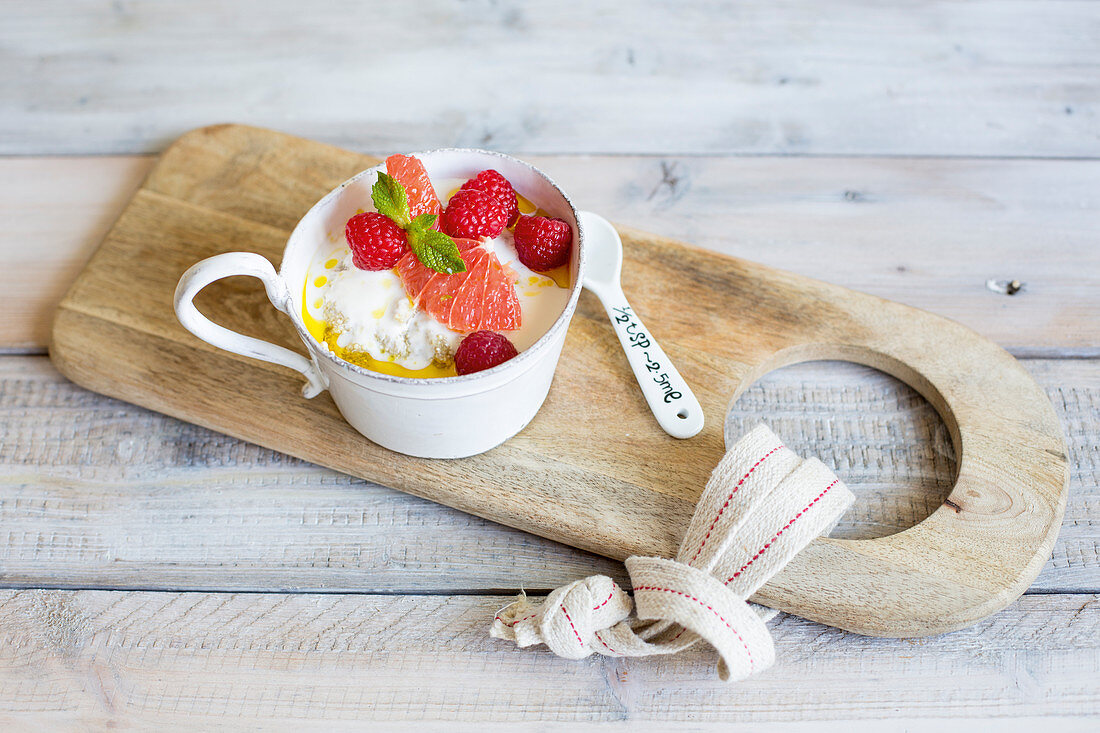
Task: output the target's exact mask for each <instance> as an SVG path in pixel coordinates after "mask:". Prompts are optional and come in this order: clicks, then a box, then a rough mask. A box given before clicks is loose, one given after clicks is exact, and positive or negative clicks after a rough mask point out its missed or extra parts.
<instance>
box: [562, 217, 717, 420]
mask: <svg viewBox="0 0 1100 733" xmlns="http://www.w3.org/2000/svg"><path fill="white" fill-rule="evenodd" d="M580 218H581V223H582V226H583V227H584V242H585V250H586V251H587V254H586V256H585V260H586V261H585V265H584V266H585V270H586V272H585V277H584V287H585V288H587V289H588V290H589V291H591V292H592V293H594V294H595V295H596V297H597V298H599V299H600V302H601V303H603V307H604V310H606V311H607V315H608V317H610V318H611V323H612V325H613V326H614V327H615V335H617V336H618V337H619V342H620V343H622V345H623V351H625V352H626V359H627V361H628V362H630V368H631V369H633V370H634V376H635V377H636V378H637V379H638V386H639V387H641V388H642V394H643V395H644V396H645V401H646V402H648V403H649V409H651V410H652V411H653V416H654V417H655V418H657V422H658V423H660V425H661V427H662V428H664V429H665V432H666V433H668V434H669V435H671V436H672V437H674V438H690V437H692V436H693V435H696V434H698V432H699V431H700V430H702V429H703V408H702V407H701V406H700V405H699V400H697V399H695V395H694V394H692V392H691V388H690V387H688V386H687V382H685V381H684V378H683V377H681V376H680V372H678V371H676V367H674V366H673V365H672V361H671V360H670V359H669V358H668V354H666V353H665V352H664V349H662V348H661V347H660V346H659V345H658V344H657V340H656V339H654V338H653V334H651V333H650V332H649V331H648V330H647V329H646V327H645V324H643V323H642V319H640V318H638V316H637V314H635V313H634V310H633V309H632V308H631V307H630V303H628V302H626V296H625V295H623V289H622V286H621V285H620V284H619V276H620V274H621V273H622V269H623V242H622V240H621V239H619V233H618V232H617V231H615V227H613V226H611V223H610V222H609V221H608V220H607V219H604V218H603V217H602V216H600V215H598V214H593V213H592V212H591V211H582V212H580Z"/></svg>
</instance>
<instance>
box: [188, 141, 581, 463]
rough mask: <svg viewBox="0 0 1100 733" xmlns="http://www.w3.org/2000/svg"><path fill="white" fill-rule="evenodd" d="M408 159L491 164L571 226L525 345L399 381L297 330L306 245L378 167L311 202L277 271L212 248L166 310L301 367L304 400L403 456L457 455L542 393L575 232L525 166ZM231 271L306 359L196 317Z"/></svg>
mask: <svg viewBox="0 0 1100 733" xmlns="http://www.w3.org/2000/svg"><path fill="white" fill-rule="evenodd" d="M413 155H415V156H416V157H417V158H419V159H420V160H421V161H422V162H423V163H424V167H425V168H427V170H428V175H429V177H431V178H432V179H433V180H440V179H447V178H461V179H465V178H470V177H472V176H474V175H476V174H477V173H478V172H479V171H482V170H485V169H487V168H494V169H496V170H498V171H499V172H500V173H501V174H503V175H504V177H505V178H507V179H508V180H509V181H511V183H512V185H513V186H514V187H515V189H516V190H517V191H518V192H519V193H521V194H523V195H524V196H525V197H526V198H528V199H530V200H531V201H534V202H535V203H536V204H538V206H539V207H540V208H542V209H543V210H544V211H547V212H548V213H549V214H550V215H551V216H556V217H559V218H561V219H564V220H565V221H566V222H568V223H569V225H570V226H571V227H572V228H573V242H574V247H573V250H572V255H571V257H572V260H571V271H572V278H573V283H572V287H571V289H570V293H569V301H568V303H567V304H566V306H565V309H564V310H563V311H562V313H561V315H560V316H559V317H558V319H557V320H556V321H555V322H554V324H553V325H552V326H551V327H550V329H549V330H548V331H547V332H546V333H545V334H543V336H542V337H541V338H540V339H539V340H538V341H536V342H535V344H534V345H532V346H531V347H530V348H529V349H526V350H524V351H523V352H521V353H520V354H519V355H518V356H516V357H515V358H513V359H511V360H509V361H507V362H505V363H503V364H501V365H499V366H496V367H494V368H492V369H487V370H485V371H482V372H476V373H474V374H467V375H464V376H458V377H444V378H439V379H410V378H406V377H396V376H392V375H389V374H382V373H380V372H375V371H371V370H369V369H364V368H363V367H359V366H356V365H354V364H350V363H348V362H346V361H344V360H343V359H341V358H339V357H338V356H336V355H335V354H333V353H332V352H331V351H330V350H329V348H328V346H327V345H326V344H323V343H320V342H318V341H317V340H316V339H315V338H314V337H313V336H312V335H311V334H310V333H309V331H308V330H307V329H306V326H305V323H304V322H303V319H302V297H303V293H304V289H305V278H306V275H307V274H308V269H309V265H310V263H311V262H312V261H313V260H314V255H315V253H316V251H317V248H318V247H321V246H331V245H330V244H329V239H328V237H329V235H330V234H334V235H335V236H343V231H344V225H345V223H346V222H347V220H348V219H349V218H350V217H351V216H352V215H354V214H355V213H356V211H357V210H360V209H368V210H369V209H371V208H372V205H371V197H370V189H371V186H372V185H373V184H374V182H375V180H376V179H377V172H378V171H379V170H385V167H384V166H376V167H374V168H369V169H367V170H365V171H363V172H362V173H360V174H358V175H357V176H355V177H353V178H351V179H349V180H347V181H345V182H344V183H342V184H340V185H339V186H338V187H336V188H335V189H334V190H333V191H331V192H330V193H329V194H328V195H326V196H325V197H324V198H323V199H321V200H320V201H318V202H317V203H316V204H314V206H313V208H311V209H310V210H309V211H308V212H307V213H306V215H305V216H303V217H302V219H301V221H299V222H298V225H297V226H296V227H294V231H293V232H291V234H290V239H289V240H288V241H287V245H286V249H285V250H283V260H282V265H281V266H280V269H279V272H278V273H276V272H275V268H274V267H272V265H271V263H270V262H269V261H268V260H267V259H266V258H264V257H262V256H260V255H258V254H254V253H251V252H228V253H225V254H220V255H215V256H214V257H210V258H208V259H205V260H203V261H201V262H199V263H197V264H195V265H194V266H192V267H191V268H190V269H189V270H187V272H185V273H184V274H183V277H182V278H180V282H179V285H178V286H177V288H176V297H175V305H176V316H177V317H178V318H179V320H180V323H182V324H183V326H184V327H185V328H187V330H189V331H190V332H191V333H193V334H195V335H196V336H198V337H199V338H201V339H202V340H203V341H206V342H207V343H210V344H213V345H214V346H217V347H219V348H222V349H225V350H227V351H232V352H234V353H237V354H243V355H244V356H250V357H253V358H256V359H262V360H264V361H270V362H273V363H275V364H281V365H282V366H287V367H290V368H291V369H295V370H297V371H299V372H301V373H302V374H303V375H304V376H305V378H306V380H307V384H306V385H305V386H304V387H303V389H302V393H303V394H304V395H305V396H306V397H316V396H317V395H319V394H320V393H321V392H323V391H324V390H326V389H327V390H328V391H329V392H330V393H331V394H332V398H333V400H334V401H335V402H336V406H337V407H339V408H340V412H341V413H342V414H343V416H344V418H345V419H346V420H347V421H348V422H349V423H350V424H351V425H352V427H354V428H355V429H356V430H358V431H359V432H360V433H362V434H363V435H365V436H366V437H368V438H370V439H371V440H373V441H374V442H375V443H378V444H379V445H382V446H384V447H386V448H389V449H391V450H395V451H398V452H399V453H405V454H408V455H411V456H420V457H424V458H461V457H464V456H472V455H475V454H477V453H482V452H484V451H487V450H489V449H490V448H493V447H494V446H497V445H499V444H500V443H503V442H504V441H505V440H507V439H508V438H510V437H512V436H513V435H515V434H516V433H518V432H519V431H520V430H522V429H523V427H524V426H525V425H527V423H528V422H530V421H531V419H532V418H533V417H534V416H535V413H536V412H538V409H539V407H541V406H542V403H543V400H545V399H546V393H547V392H548V391H549V389H550V382H551V380H552V378H553V376H554V369H555V367H556V366H557V363H558V356H559V355H560V354H561V348H562V344H563V343H564V341H565V333H566V330H567V329H568V327H569V321H570V319H571V318H572V317H573V312H574V311H575V310H576V308H577V299H578V297H579V296H580V291H581V283H582V281H583V279H584V255H585V248H584V229H583V227H582V225H581V221H580V218H579V217H578V215H577V210H576V209H575V208H574V207H573V204H572V203H571V202H570V201H569V198H568V197H567V196H566V195H565V193H563V192H562V190H561V189H560V188H558V186H557V185H556V184H555V183H554V182H553V181H552V180H550V178H549V177H547V176H546V174H544V173H543V172H542V171H540V170H538V169H537V168H535V167H534V166H531V165H528V164H527V163H524V162H522V161H520V160H516V159H515V158H512V157H510V156H507V155H503V154H500V153H494V152H490V151H485V150H468V149H444V150H432V151H428V152H425V153H414V154H413ZM233 275H251V276H252V277H256V278H259V279H260V280H261V281H263V284H264V288H265V289H266V290H267V297H268V298H269V299H270V300H271V304H272V305H274V306H275V307H276V308H277V309H278V310H280V311H282V312H283V313H286V314H287V315H288V316H290V320H291V321H292V322H293V323H294V328H295V329H296V330H297V331H298V335H299V336H300V337H301V339H302V342H303V343H304V344H305V345H306V349H307V351H308V352H309V358H308V359H307V358H306V357H305V356H302V355H301V354H299V353H297V352H294V351H291V350H289V349H285V348H283V347H281V346H276V345H275V344H271V343H268V342H266V341H261V340H259V339H255V338H251V337H249V336H244V335H242V334H239V333H237V332H235V331H230V330H229V329H227V328H224V327H222V326H219V325H217V324H216V323H213V322H212V321H210V320H209V319H208V318H206V317H205V316H204V315H202V314H201V313H199V311H198V309H197V308H195V305H194V303H193V302H192V301H193V299H194V298H195V296H196V295H197V294H198V293H199V291H200V290H202V289H203V288H204V287H206V286H207V285H209V284H210V283H212V282H213V281H215V280H219V279H221V278H223V277H230V276H233Z"/></svg>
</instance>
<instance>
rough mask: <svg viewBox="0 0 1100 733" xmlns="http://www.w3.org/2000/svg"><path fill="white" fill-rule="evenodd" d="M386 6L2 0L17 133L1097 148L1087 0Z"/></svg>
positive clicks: (1096, 60)
mask: <svg viewBox="0 0 1100 733" xmlns="http://www.w3.org/2000/svg"><path fill="white" fill-rule="evenodd" d="M380 7H381V6H380V5H379V4H377V3H363V2H352V1H350V0H344V1H342V2H326V3H316V4H314V5H312V6H311V7H310V11H309V13H308V14H307V15H306V16H303V13H302V10H301V4H300V3H296V2H290V1H289V0H279V1H277V2H274V1H272V0H248V1H246V2H234V3H223V2H219V1H218V0H200V1H197V2H189V3H163V2H148V1H140V0H120V1H118V2H108V1H107V0H96V1H88V2H72V1H71V0H65V1H61V0H38V1H37V2H29V3H7V4H6V5H5V8H4V11H3V14H4V17H3V22H2V23H0V89H2V90H3V92H4V93H3V94H2V95H0V153H8V154H12V153H15V154H42V153H51V154H52V153H89V152H96V153H130V152H158V151H159V150H160V149H161V148H162V146H163V145H165V144H166V143H167V142H168V141H170V140H171V139H172V138H174V137H176V136H177V135H179V134H180V133H182V132H184V131H185V130H187V129H189V128H191V127H196V126H199V125H205V124H209V123H211V122H220V121H225V120H239V121H242V122H248V123H252V124H258V125H266V126H274V127H280V128H284V129H287V130H289V131H292V132H295V133H297V134H300V135H304V136H308V137H313V138H319V139H323V140H325V141H327V142H330V143H334V144H339V145H343V146H347V147H354V148H358V149H367V150H371V151H375V152H385V151H394V150H420V149H424V148H425V147H443V146H447V145H457V146H478V147H492V148H498V149H504V150H509V151H518V152H524V153H532V152H590V153H610V152H615V153H618V152H627V153H639V152H657V153H705V154H720V153H729V152H733V153H784V154H788V153H815V154H820V153H833V154H835V153H855V154H890V155H897V154H904V155H993V156H1020V155H1029V156H1096V155H1097V154H1098V153H1100V136H1098V132H1097V131H1098V129H1100V127H1098V125H1097V117H1098V115H1100V44H1097V43H1096V38H1097V34H1098V33H1100V14H1098V11H1097V8H1096V5H1095V4H1094V3H1091V2H1072V1H1060V2H1055V1H1051V0H1032V1H1026V0H1025V1H1022V2H1021V1H1012V0H985V1H982V2H938V3H925V2H905V3H873V2H865V1H862V0H844V1H843V2H833V3H830V4H829V8H828V9H827V10H826V9H823V8H821V7H820V6H819V4H818V3H815V2H813V1H812V0H789V1H787V2H769V1H766V0H759V1H756V2H738V3H734V4H730V3H726V2H721V1H720V0H707V1H706V2H693V3H691V4H690V7H685V6H684V4H683V3H669V2H658V1H654V0H649V1H647V2H644V3H630V4H628V5H623V4H621V3H616V2H614V1H613V0H601V1H599V2H583V3H582V2H565V3H561V2H559V3H535V4H532V3H523V2H519V1H518V0H501V1H495V2H488V1H487V0H479V1H477V2H450V1H448V0H431V1H428V2H417V3H388V4H385V6H384V7H385V9H384V11H381V10H380ZM411 28H415V29H416V43H415V44H412V43H409V41H408V35H409V29H411ZM453 69H461V70H462V76H463V79H462V81H461V83H457V82H451V81H450V79H449V73H450V71H451V70H453ZM425 80H431V81H430V82H426V81H425ZM425 88H430V90H431V93H427V94H424V93H413V92H412V91H411V90H422V89H425Z"/></svg>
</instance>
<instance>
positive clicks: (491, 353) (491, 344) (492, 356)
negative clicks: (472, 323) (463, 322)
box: [455, 331, 519, 374]
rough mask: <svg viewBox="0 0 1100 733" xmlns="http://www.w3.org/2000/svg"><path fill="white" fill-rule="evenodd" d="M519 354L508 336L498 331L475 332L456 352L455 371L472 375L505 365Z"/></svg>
mask: <svg viewBox="0 0 1100 733" xmlns="http://www.w3.org/2000/svg"><path fill="white" fill-rule="evenodd" d="M518 353H519V352H518V351H516V347H515V346H513V345H512V342H511V341H509V340H508V337H507V336H504V335H502V334H499V333H497V332H496V331H474V332H473V333H471V334H470V335H469V336H467V337H466V338H464V339H462V343H461V344H459V345H458V350H457V351H455V371H456V372H458V373H459V374H472V373H473V372H480V371H482V370H484V369H492V368H493V367H495V366H496V365H497V364H503V363H504V362H506V361H508V360H509V359H511V358H512V357H514V356H515V355H516V354H518Z"/></svg>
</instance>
